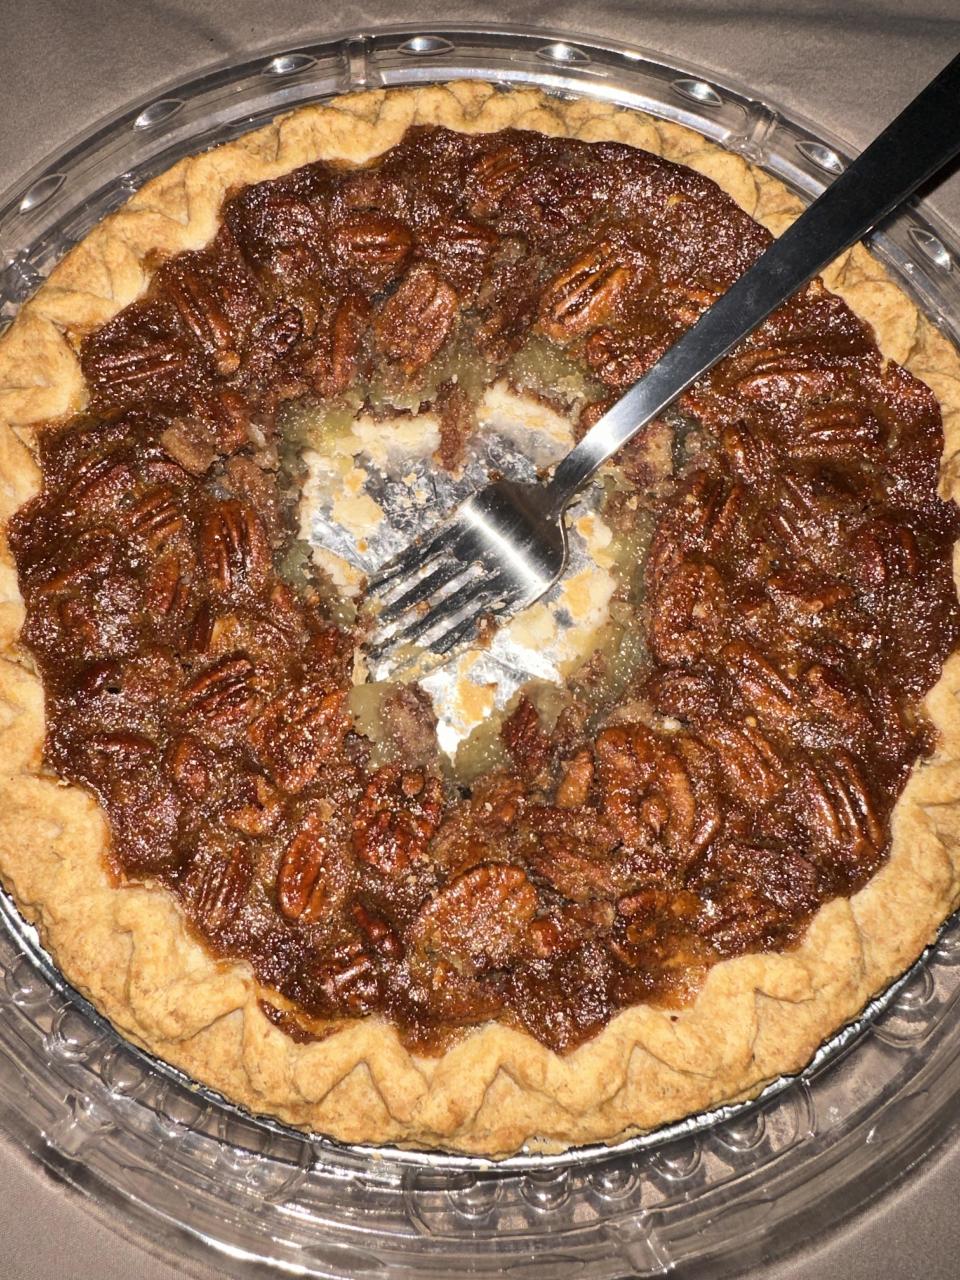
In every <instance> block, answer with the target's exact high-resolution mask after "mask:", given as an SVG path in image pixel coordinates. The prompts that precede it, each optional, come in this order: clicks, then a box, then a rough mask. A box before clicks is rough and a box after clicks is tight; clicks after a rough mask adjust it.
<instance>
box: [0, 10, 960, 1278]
mask: <svg viewBox="0 0 960 1280" xmlns="http://www.w3.org/2000/svg"><path fill="white" fill-rule="evenodd" d="M462 77H467V78H470V77H482V78H486V79H493V80H495V81H497V82H499V83H501V84H503V85H512V84H536V85H539V86H540V87H542V88H544V89H545V90H547V91H548V92H553V93H558V94H564V95H566V94H586V95H589V96H593V97H595V98H597V99H599V100H603V101H607V102H614V103H617V104H620V105H623V106H627V107H640V108H642V109H644V110H647V111H650V112H651V113H653V114H655V115H659V116H662V117H664V118H667V119H670V120H674V121H676V122H678V123H682V124H686V125H689V126H691V127H693V128H696V129H698V130H699V131H700V132H701V133H703V134H704V135H705V136H707V137H710V138H712V139H713V140H715V141H717V142H719V143H721V144H722V145H724V146H726V147H728V148H729V149H731V150H734V151H737V152H739V153H740V154H741V155H743V156H744V157H745V158H746V159H748V160H750V161H751V162H752V163H757V164H760V165H762V166H763V167H765V168H767V169H768V170H769V171H770V172H772V173H774V174H775V175H776V176H777V177H779V178H780V179H781V180H783V181H785V182H786V183H787V184H788V185H789V186H791V187H792V188H793V189H794V190H796V191H797V192H799V193H800V194H801V195H803V196H805V197H806V198H811V197H813V196H815V195H816V194H817V193H818V191H819V190H821V189H822V187H823V185H824V183H825V181H826V180H827V179H828V178H829V177H830V176H832V175H833V174H834V173H836V172H838V171H839V170H840V169H842V168H843V167H844V166H845V164H847V163H848V162H849V157H850V155H851V154H852V153H851V150H850V148H849V147H847V146H845V145H844V144H843V142H842V141H841V140H839V139H837V138H835V137H831V136H829V135H827V134H825V133H824V132H823V131H822V130H819V129H817V128H816V127H815V126H813V125H812V124H810V123H809V122H807V121H805V120H802V119H799V118H798V117H789V116H787V115H786V114H785V113H783V112H781V111H780V110H779V109H777V108H775V107H773V106H771V105H770V104H768V103H766V102H761V101H759V100H758V99H757V98H756V97H753V96H751V95H750V93H749V91H747V90H745V89H743V88H741V87H737V86H735V85H732V84H730V83H729V82H727V81H725V80H724V81H722V82H721V81H719V80H717V79H716V78H715V77H713V76H712V75H710V74H709V73H707V72H706V71H704V70H703V69H702V68H697V67H694V66H690V65H684V66H674V65H670V64H667V63H665V62H663V61H661V60H659V59H658V58H657V56H656V54H653V53H650V52H648V51H645V50H641V49H637V48H630V47H627V46H618V45H612V44H604V43H600V42H598V41H596V40H595V39H592V38H591V37H589V36H582V37H581V36H579V35H572V34H570V33H564V34H558V33H554V32H550V31H547V30H534V29H529V28H527V29H524V28H519V27H508V26H503V27H499V28H497V29H496V30H490V29H482V28H478V27H469V26H465V25H459V26H453V25H451V26H443V27H429V28H427V27H423V26H412V25H406V26H403V27H382V28H376V29H373V30H370V31H367V32H359V33H352V34H348V35H343V36H338V37H335V38H331V39H323V40H319V41H318V42H316V43H311V42H307V41H303V42H297V43H296V44H294V45H293V46H290V45H285V46H276V47H274V48H271V49H269V50H265V51H263V52H258V53H256V54H250V55H245V56H244V58H243V60H242V61H240V62H237V63H233V64H221V65H219V66H216V67H214V68H211V69H210V70H209V71H207V72H205V73H204V74H203V75H201V76H198V77H194V78H191V79H189V80H187V81H182V82H176V83H171V84H168V85H166V86H163V87H162V88H161V89H159V90H157V92H155V93H154V94H152V95H150V96H149V97H146V98H143V99H141V100H140V101H138V102H136V103H134V104H132V105H130V106H128V107H125V108H124V109H122V110H121V111H119V112H117V113H115V114H114V115H112V116H111V117H109V118H108V119H107V120H105V121H103V122H101V123H100V124H99V125H97V126H96V127H95V128H94V129H92V130H89V131H88V132H86V133H85V134H84V135H83V136H82V137H80V138H78V139H76V140H74V141H73V142H71V143H70V144H68V145H67V146H65V147H64V148H62V149H60V150H59V151H58V152H57V153H56V154H55V155H54V156H52V157H49V158H48V159H47V160H45V161H44V162H42V163H41V164H40V165H38V166H36V167H35V168H34V169H33V170H31V172H29V173H28V174H26V175H25V176H24V178H23V179H22V180H21V181H20V182H18V183H17V184H16V185H15V187H14V188H13V189H11V190H10V191H9V192H8V193H7V194H6V195H5V196H4V198H3V200H2V202H0V244H2V245H3V246H4V254H3V259H2V261H0V327H2V326H3V324H4V323H5V322H8V321H9V319H10V318H11V317H12V316H13V315H14V314H15V313H16V310H17V308H18V306H19V304H20V302H21V301H22V300H23V299H24V298H25V297H26V296H28V295H29V293H30V292H32V290H33V289H34V288H35V287H36V285H37V284H38V283H39V281H40V280H41V279H42V278H43V277H44V275H45V274H46V273H47V272H48V271H49V269H50V268H51V266H52V265H53V264H54V263H55V262H56V261H57V260H59V258H60V257H61V256H62V255H63V253H65V252H66V251H67V250H68V249H69V247H70V246H71V245H72V244H73V243H76V241H77V240H79V239H80V238H81V237H82V236H83V235H84V234H85V233H86V231H87V230H88V229H89V227H90V226H92V225H93V224H94V223H95V222H96V221H98V220H99V218H101V217H102V216H103V215H104V214H105V213H107V212H109V211H110V209H112V208H114V207H116V205H117V204H118V203H120V201H121V200H123V199H125V198H126V196H127V195H129V194H130V193H131V192H132V191H133V190H135V189H136V188H137V187H138V186H140V185H141V184H142V182H143V181H145V180H146V179H147V178H149V177H150V176H152V175H153V174H155V173H157V172H160V171H161V170H163V169H165V168H167V167H168V166H169V165H170V164H171V163H173V162H174V160H176V159H177V158H179V157H180V156H182V155H185V154H188V153H190V152H192V151H196V150H199V149H202V148H203V147H206V146H209V145H213V144H214V142H219V141H223V140H226V139H228V138H230V137H233V136H236V135H237V134H238V133H240V132H244V131H246V130H247V129H250V128H254V127H256V125H257V124H258V123H262V122H264V121H266V120H267V119H269V118H270V117H272V116H273V115H275V114H277V112H278V111H281V110H284V109H288V108H291V107H294V106H296V105H299V104H301V103H303V102H307V101H313V100H317V99H322V98H324V97H326V96H329V95H331V94H334V93H342V92H345V91H347V90H350V89H359V88H371V87H380V86H388V85H394V84H418V83H426V82H431V81H442V80H448V79H455V78H462ZM872 247H873V248H874V250H875V251H876V252H877V253H878V255H879V256H880V257H882V258H883V259H884V260H885V262H886V263H887V265H888V266H889V267H890V268H891V270H892V271H893V272H894V274H895V275H897V276H898V278H899V280H900V282H901V283H902V284H903V285H904V287H905V288H906V289H907V290H908V291H909V292H910V293H911V294H912V295H913V297H914V298H915V300H916V301H917V302H918V304H919V305H920V306H922V308H923V309H924V310H925V312H926V313H927V314H928V315H929V316H930V318H931V319H933V320H934V321H935V322H936V323H938V324H939V325H940V326H941V327H942V328H943V329H944V330H945V331H947V332H948V333H950V334H951V335H952V336H953V337H954V339H955V340H957V339H960V280H958V272H957V271H956V270H955V269H954V267H955V262H956V260H957V254H958V248H957V242H956V238H955V237H954V236H953V235H952V233H951V232H950V230H949V229H948V228H947V227H946V226H945V225H944V224H943V223H942V222H940V221H939V220H938V219H936V218H935V217H933V215H931V214H930V213H929V212H927V211H923V212H921V209H920V208H917V207H915V206H909V207H908V208H907V209H906V210H904V211H903V212H901V213H900V214H899V215H897V216H896V217H894V218H893V219H890V220H888V222H887V223H886V224H885V225H884V226H883V228H882V231H881V233H880V234H877V235H875V236H874V237H873V239H872ZM958 1005H960V923H958V920H957V918H954V919H952V920H951V921H949V922H948V923H947V924H946V925H945V926H944V928H943V930H942V931H941V933H940V936H939V938H938V940H937V942H936V943H935V945H933V946H932V947H931V948H930V949H929V950H928V952H927V953H926V954H925V957H924V959H923V960H922V961H920V962H919V963H918V964H917V965H915V966H914V967H913V968H912V969H911V970H910V972H909V973H908V974H906V975H905V976H904V977H903V978H902V979H901V980H900V981H899V982H898V983H896V984H894V986H893V987H892V988H891V989H890V990H889V991H888V992H886V993H885V994H884V995H883V996H882V997H881V998H880V999H878V1000H877V1001H874V1002H873V1004H872V1005H871V1006H870V1008H869V1009H868V1010H867V1011H866V1013H865V1015H864V1017H863V1018H861V1019H860V1020H859V1021H858V1022H857V1023H855V1024H853V1025H852V1026H850V1027H847V1028H844V1029H843V1030H842V1031H841V1032H840V1033H838V1035H837V1036H836V1037H834V1039H833V1040H832V1041H830V1043H829V1044H828V1045H826V1046H824V1048H823V1049H822V1050H821V1051H820V1053H819V1054H818V1055H817V1058H816V1060H815V1062H814V1063H813V1064H812V1065H811V1067H810V1068H808V1069H807V1071H806V1072H804V1073H803V1075H802V1076H801V1077H798V1078H794V1079H789V1078H784V1079H781V1080H779V1081H776V1082H774V1083H773V1084H772V1085H771V1086H770V1087H769V1088H768V1089H767V1090H766V1091H765V1093H764V1094H763V1095H762V1096H761V1098H760V1099H758V1100H756V1101H754V1102H751V1103H745V1104H740V1105H738V1106H733V1107H727V1108H723V1109H720V1110H718V1111H716V1112H711V1113H709V1114H706V1115H702V1116H699V1117H694V1118H693V1119H692V1120H689V1121H686V1122H684V1123H683V1124H680V1125H673V1126H670V1127H669V1128H668V1129H665V1130H661V1131H658V1132H657V1133H656V1134H652V1135H643V1136H641V1137H639V1138H636V1139H631V1140H630V1141H629V1142H627V1143H623V1144H620V1145H619V1146H618V1147H617V1148H613V1149H611V1148H605V1147H591V1148H581V1149H579V1150H577V1151H575V1152H571V1153H568V1154H566V1155H564V1156H561V1157H543V1156H536V1155H533V1156H520V1157H517V1158H515V1159H514V1160H512V1161H508V1162H503V1163H501V1164H500V1165H498V1166H497V1168H496V1170H495V1171H491V1167H490V1162H486V1161H482V1160H476V1159H470V1158H466V1157H459V1156H444V1155H441V1154H436V1153H418V1152H409V1151H398V1150H393V1149H386V1148H380V1149H376V1150H373V1149H370V1148H363V1147H344V1146H340V1145H338V1144H336V1143H333V1142H330V1141H328V1140H325V1139H321V1138H312V1137H306V1136H304V1135H301V1134H298V1133H295V1132H293V1131H291V1130H288V1129H285V1128H284V1127H283V1126H280V1125H277V1124H274V1123H273V1122H270V1121H265V1120H262V1119H255V1118H252V1117H249V1116H247V1115H246V1114H244V1113H242V1112H241V1111H239V1110H238V1109H237V1108H235V1107H232V1106H231V1105H230V1104H228V1103H226V1102H224V1101H223V1100H222V1099H218V1098H217V1097H216V1096H215V1095H213V1094H212V1093H210V1092H209V1091H207V1090H203V1089H197V1088H196V1086H193V1085H191V1083H190V1082H189V1081H187V1080H185V1079H184V1077H182V1076H181V1075H180V1074H179V1073H178V1072H176V1071H174V1070H173V1069H171V1068H169V1067H167V1066H166V1065H165V1064H162V1063H158V1062H156V1061H155V1060H153V1059H151V1058H150V1057H149V1056H148V1055H146V1054H144V1053H142V1052H141V1051H140V1050H138V1049H136V1048H135V1047H133V1046H131V1045H129V1044H128V1043H126V1042H125V1041H123V1040H121V1039H120V1038H119V1037H118V1036H117V1035H116V1033H115V1032H113V1030H112V1029H111V1028H110V1027H109V1026H108V1025H107V1024H106V1023H105V1022H104V1021H103V1019H101V1018H100V1017H99V1016H98V1015H97V1014H96V1013H95V1012H94V1011H93V1010H92V1008H91V1007H90V1006H89V1005H88V1004H87V1003H86V1001H84V1000H83V999H82V998H81V997H80V996H79V995H78V994H77V993H76V992H75V991H73V989H72V988H70V987H69V986H68V985H67V984H66V983H65V982H64V981H63V979H62V978H61V977H60V976H59V974H58V973H57V971H56V969H55V967H54V966H53V965H52V962H51V961H50V960H49V958H48V957H47V956H46V955H45V953H44V952H43V951H42V949H41V948H40V947H39V944H38V943H37V941H36V936H35V934H34V932H33V930H32V929H30V928H29V926H26V925H24V923H23V922H22V921H21V920H20V917H19V916H18V915H17V913H16V911H15V910H14V908H13V907H12V905H11V904H10V902H9V900H8V899H6V898H5V897H0V1009H3V1010H4V1013H5V1015H6V1016H5V1017H4V1018H3V1019H2V1020H0V1084H7V1085H9V1086H14V1087H8V1088H6V1089H4V1090H0V1124H2V1125H3V1127H4V1128H5V1129H7V1130H8V1131H9V1132H10V1133H11V1134H12V1135H13V1136H14V1137H15V1138H16V1140H17V1141H18V1142H19V1143H20V1144H21V1145H22V1146H23V1147H25V1148H26V1149H27V1150H29V1151H31V1152H32V1153H33V1154H34V1156H35V1157H36V1158H37V1159H38V1160H40V1161H41V1162H42V1163H43V1164H44V1165H45V1166H46V1167H47V1168H48V1169H50V1170H52V1171H55V1172H57V1173H58V1174H59V1176H61V1177H63V1178H64V1179H65V1180H67V1181H69V1182H70V1183H71V1184H72V1185H74V1186H76V1187H78V1188H79V1189H80V1190H82V1191H83V1192H84V1193H85V1194H86V1195H87V1196H88V1197H89V1198H90V1199H91V1201H93V1202H94V1203H95V1204H96V1205H97V1206H99V1207H100V1209H101V1210H102V1211H104V1212H109V1213H111V1215H112V1216H111V1218H110V1221H111V1224H112V1225H113V1226H114V1227H116V1226H117V1217H116V1214H117V1212H119V1214H120V1224H121V1226H126V1227H127V1228H136V1229H139V1230H140V1231H142V1232H143V1233H145V1234H146V1235H147V1237H148V1238H149V1239H150V1240H151V1241H152V1242H153V1244H154V1245H155V1246H156V1247H157V1249H158V1250H159V1251H161V1252H163V1251H165V1250H169V1249H170V1248H171V1247H172V1246H173V1245H174V1243H176V1246H177V1251H178V1253H179V1254H180V1255H182V1254H183V1253H184V1252H188V1253H191V1254H192V1255H194V1256H197V1257H204V1256H205V1257H207V1258H209V1252H208V1249H209V1247H212V1248H213V1249H215V1250H216V1251H217V1252H218V1254H219V1259H218V1261H219V1264H220V1265H221V1266H224V1267H227V1268H229V1269H231V1270H234V1271H236V1272H238V1273H245V1272H246V1271H248V1270H249V1269H250V1268H251V1267H256V1266H260V1265H262V1264H263V1263H268V1264H271V1263H272V1264H273V1265H274V1266H276V1267H278V1268H282V1269H285V1270H297V1271H298V1272H300V1273H302V1274H307V1275H325V1276H353V1275H356V1274H358V1273H360V1272H365V1271H368V1270H371V1269H377V1270H381V1271H382V1270H386V1271H387V1272H388V1274H391V1275H396V1276H412V1275H416V1274H418V1273H420V1272H421V1271H422V1269H424V1268H425V1267H426V1266H429V1268H430V1270H431V1272H432V1273H434V1274H438V1275H440V1274H451V1275H452V1274H454V1273H455V1272H458V1271H462V1270H464V1269H469V1270H470V1271H471V1272H472V1273H475V1274H484V1275H498V1274H502V1273H503V1272H504V1271H506V1270H507V1269H508V1268H509V1267H511V1266H513V1265H516V1264H517V1263H518V1262H521V1261H522V1262H523V1263H524V1270H525V1271H526V1272H528V1273H529V1274H530V1275H531V1276H533V1277H538V1276H544V1277H546V1276H550V1277H554V1276H556V1277H561V1276H566V1275H573V1274H577V1273H582V1269H583V1268H584V1267H585V1266H589V1268H590V1272H591V1274H592V1275H595V1276H598V1277H600V1276H609V1277H615V1276H619V1275H622V1274H624V1272H626V1271H629V1272H630V1273H631V1274H634V1275H640V1276H655V1275H662V1274H664V1272H665V1271H666V1269H668V1268H674V1267H681V1266H683V1265H689V1264H694V1263H695V1264H696V1265H697V1274H698V1275H699V1276H704V1277H706V1276H722V1275H728V1274H732V1273H736V1274H742V1273H743V1269H744V1267H745V1266H748V1265H750V1264H751V1263H753V1262H756V1261H759V1260H761V1259H765V1258H770V1257H773V1256H774V1255H776V1254H780V1253H782V1252H784V1251H785V1250H786V1249H788V1248H790V1247H791V1246H792V1245H793V1244H795V1243H799V1242H801V1241H809V1239H810V1237H811V1233H812V1231H814V1230H815V1232H822V1231H823V1230H825V1229H827V1228H828V1227H831V1226H834V1227H835V1226H836V1225H838V1224H839V1223H840V1222H841V1221H843V1220H844V1219H845V1218H846V1217H848V1216H849V1215H850V1214H851V1213H853V1212H855V1211H856V1210H857V1209H858V1208H860V1207H862V1206H863V1205H864V1204H866V1203H867V1202H868V1201H869V1200H871V1199H873V1198H874V1197H875V1196H876V1195H878V1194H880V1193H881V1192H882V1191H883V1190H885V1189H888V1188H890V1187H891V1186H892V1185H894V1184H895V1183H896V1182H897V1181H898V1180H899V1179H900V1178H901V1177H902V1176H904V1174H905V1173H906V1172H907V1170H909V1169H910V1168H911V1167H912V1166H913V1165H914V1164H915V1163H916V1161H917V1160H918V1159H920V1158H921V1157H922V1156H923V1155H924V1154H925V1153H926V1152H928V1151H929V1150H930V1149H932V1147H933V1146H935V1145H936V1144H937V1142H938V1141H939V1140H942V1138H943V1137H944V1136H945V1135H946V1133H947V1132H949V1131H950V1130H951V1128H952V1127H953V1126H954V1125H955V1124H956V1123H957V1106H956V1103H957V1099H958V1095H960V1019H957V1018H956V1016H955V1015H956V1009H957V1007H958ZM854 1085H855V1086H856V1087H854ZM865 1085H866V1086H868V1087H867V1088H865ZM347 1189H349V1191H347ZM361 1217H362V1222H361ZM268 1240H269V1241H270V1244H269V1247H268V1246H267V1245H266V1244H265V1242H266V1241H268ZM534 1255H535V1261H532V1262H531V1258H532V1257H533V1256H534Z"/></svg>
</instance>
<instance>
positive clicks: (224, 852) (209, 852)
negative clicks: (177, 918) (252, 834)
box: [185, 839, 252, 937]
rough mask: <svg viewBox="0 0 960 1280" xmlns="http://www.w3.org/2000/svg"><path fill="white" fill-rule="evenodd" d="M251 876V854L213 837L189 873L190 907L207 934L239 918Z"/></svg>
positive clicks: (214, 933) (219, 931) (215, 934)
mask: <svg viewBox="0 0 960 1280" xmlns="http://www.w3.org/2000/svg"><path fill="white" fill-rule="evenodd" d="M251 879H252V867H251V863H250V855H249V853H248V852H247V850H246V848H245V847H244V846H243V845H241V844H239V843H238V844H233V845H231V844H229V843H228V842H226V841H218V840H213V839H211V840H210V842H209V844H208V845H207V846H206V847H205V848H203V849H202V851H201V853H200V855H199V857H198V858H197V859H196V860H195V862H194V864H193V866H192V867H191V868H190V871H189V873H188V875H187V879H186V885H185V889H186V892H185V900H186V905H187V910H188V912H189V913H190V916H191V918H192V919H193V920H194V921H195V922H196V924H197V925H198V927H199V928H200V929H202V930H203V932H204V933H205V934H206V935H207V936H208V937H216V936H217V935H218V934H220V933H222V932H223V931H224V930H225V929H226V928H227V927H228V926H229V925H230V924H231V923H232V922H233V920H234V919H235V918H236V916H237V915H238V913H239V911H240V909H241V907H242V906H243V902H244V899H245V898H246V894H247V890H248V888H249V887H250V881H251Z"/></svg>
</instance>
